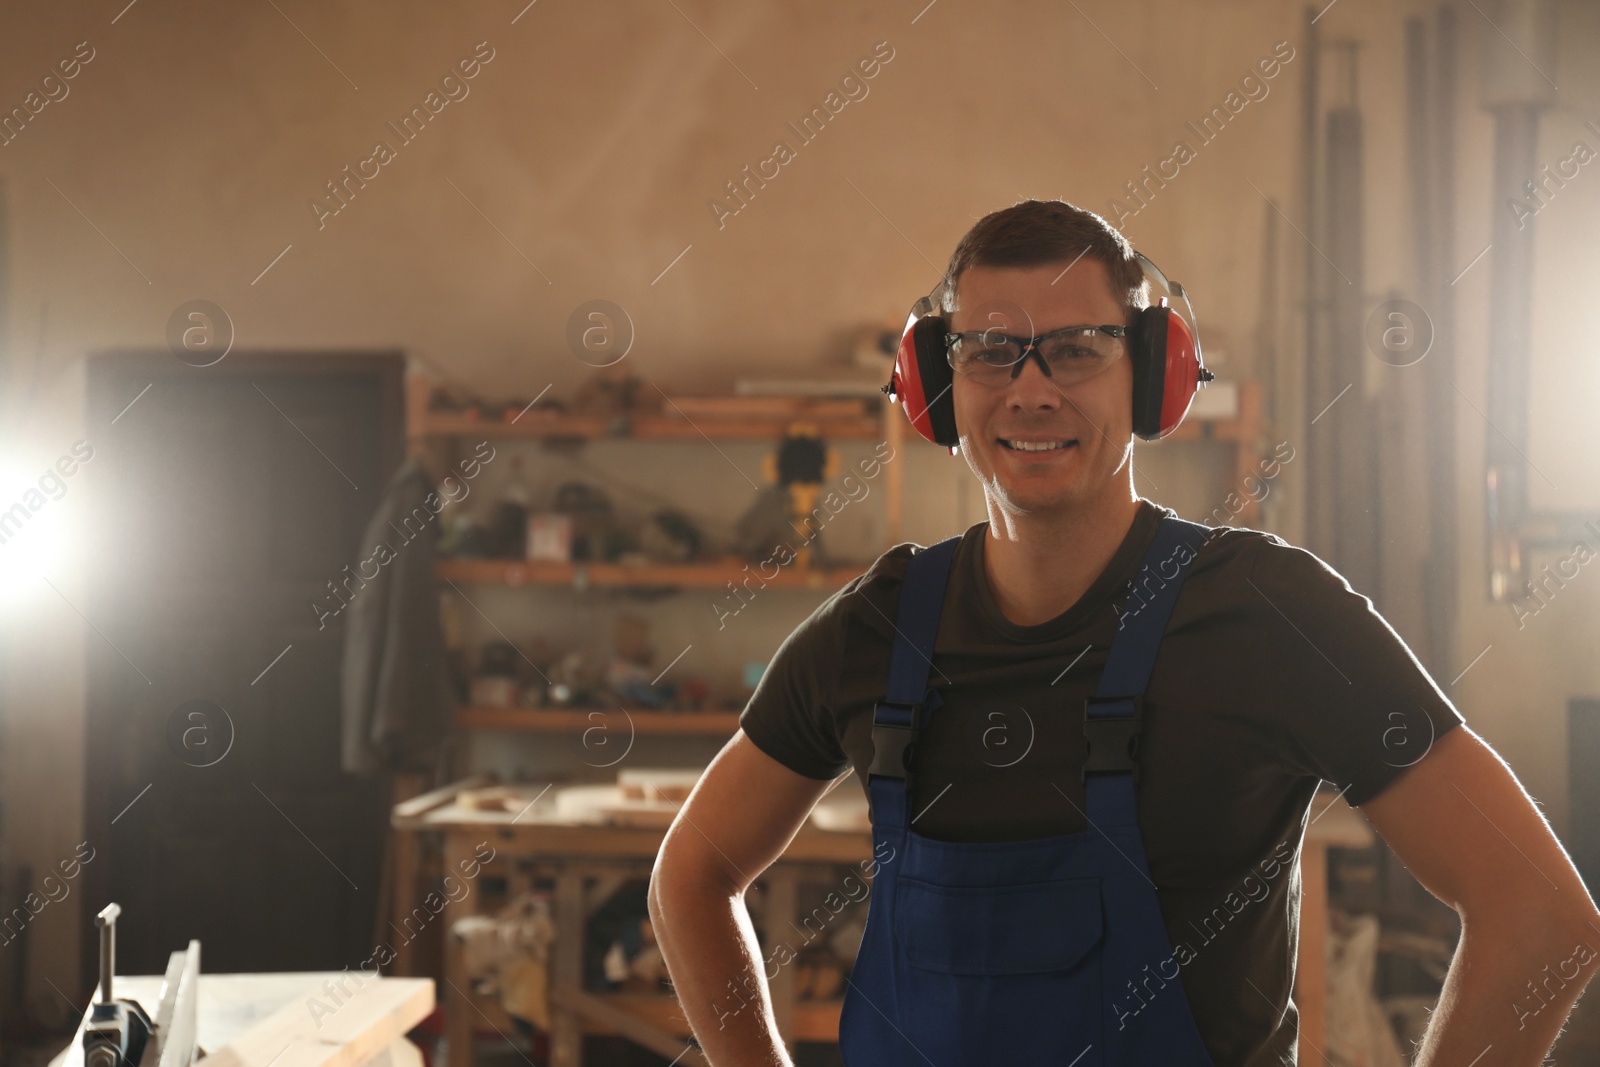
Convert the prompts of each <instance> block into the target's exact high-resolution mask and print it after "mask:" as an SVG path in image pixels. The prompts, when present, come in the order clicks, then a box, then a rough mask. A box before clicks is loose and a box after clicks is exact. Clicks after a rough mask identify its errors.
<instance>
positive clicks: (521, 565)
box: [438, 557, 870, 590]
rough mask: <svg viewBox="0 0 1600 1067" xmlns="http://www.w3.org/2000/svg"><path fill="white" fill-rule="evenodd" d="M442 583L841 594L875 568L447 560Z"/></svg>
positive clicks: (737, 562) (735, 561)
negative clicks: (765, 569)
mask: <svg viewBox="0 0 1600 1067" xmlns="http://www.w3.org/2000/svg"><path fill="white" fill-rule="evenodd" d="M438 566H439V577H441V578H448V579H450V580H451V581H455V582H478V583H490V584H495V585H510V586H519V585H567V586H573V587H574V588H578V589H584V588H588V587H591V586H604V587H608V588H621V589H625V588H645V589H660V588H668V589H724V588H726V586H727V584H728V583H729V582H733V583H734V584H735V585H739V584H740V583H742V582H743V581H744V580H745V579H746V578H749V579H751V589H760V588H761V587H762V584H763V583H765V584H766V585H769V586H774V587H777V588H779V589H830V590H831V589H839V588H842V587H843V586H844V585H845V584H846V583H847V582H849V581H851V580H852V579H854V578H858V577H860V576H861V575H862V574H863V573H865V572H866V569H867V567H868V566H870V564H866V563H863V564H858V565H856V566H850V567H812V568H809V569H807V570H796V569H795V568H794V567H793V566H792V565H791V566H788V567H783V568H780V569H779V571H778V573H777V574H776V575H774V576H773V577H771V578H766V577H764V576H763V575H762V574H761V571H760V567H759V564H757V563H752V562H751V561H749V560H746V559H742V558H739V557H730V558H728V559H724V560H717V561H714V562H709V563H640V564H633V563H539V562H532V561H524V560H506V559H447V560H441V561H440V562H439V565H438Z"/></svg>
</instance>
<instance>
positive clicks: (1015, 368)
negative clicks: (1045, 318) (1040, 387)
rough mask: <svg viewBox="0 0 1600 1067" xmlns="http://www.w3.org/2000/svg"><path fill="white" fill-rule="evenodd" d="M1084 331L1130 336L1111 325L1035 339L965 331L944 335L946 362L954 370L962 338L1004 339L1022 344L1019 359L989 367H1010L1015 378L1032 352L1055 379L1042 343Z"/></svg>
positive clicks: (1073, 329)
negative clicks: (957, 350)
mask: <svg viewBox="0 0 1600 1067" xmlns="http://www.w3.org/2000/svg"><path fill="white" fill-rule="evenodd" d="M1084 330H1099V331H1100V332H1101V333H1104V334H1106V335H1107V336H1110V337H1117V338H1125V337H1127V336H1128V327H1126V326H1114V325H1110V324H1107V325H1104V326H1088V325H1084V326H1062V327H1060V328H1058V329H1054V330H1049V331H1047V332H1045V333H1041V334H1038V335H1036V336H1033V337H1018V336H1016V335H1015V334H1009V333H1003V332H1001V331H999V330H963V331H962V332H960V333H946V334H945V335H944V358H945V362H947V363H949V364H950V368H951V369H952V370H954V369H955V365H956V364H955V353H954V349H955V344H956V342H957V341H959V340H961V339H962V338H966V339H968V340H983V339H985V338H994V337H1002V338H1004V339H1005V340H1007V341H1016V342H1018V343H1020V344H1021V345H1022V347H1021V349H1020V350H1019V354H1018V356H1017V358H1016V359H1015V360H1013V361H1012V362H1010V363H1000V364H993V363H991V364H989V366H991V367H993V366H1000V367H1010V368H1012V370H1011V377H1013V378H1015V377H1017V376H1018V375H1019V374H1021V373H1022V368H1023V366H1024V365H1025V364H1026V363H1027V361H1028V353H1029V352H1032V353H1033V358H1034V361H1035V362H1037V363H1038V364H1039V369H1040V370H1042V371H1044V376H1045V377H1046V378H1053V377H1055V375H1053V374H1052V373H1050V365H1049V364H1048V363H1046V362H1045V359H1044V356H1043V354H1042V353H1041V352H1040V350H1039V344H1040V342H1042V341H1048V340H1049V339H1050V338H1052V337H1057V336H1059V335H1061V334H1064V333H1081V332H1083V331H1084Z"/></svg>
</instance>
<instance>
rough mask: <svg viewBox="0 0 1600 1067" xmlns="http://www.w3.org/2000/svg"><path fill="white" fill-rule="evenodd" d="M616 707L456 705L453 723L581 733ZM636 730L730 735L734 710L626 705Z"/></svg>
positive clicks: (734, 722) (481, 727) (735, 717)
mask: <svg viewBox="0 0 1600 1067" xmlns="http://www.w3.org/2000/svg"><path fill="white" fill-rule="evenodd" d="M617 710H618V709H616V708H473V707H467V708H458V709H457V710H456V725H457V726H460V727H463V728H467V729H478V730H523V731H527V732H529V733H547V734H553V733H581V732H582V731H584V730H587V729H589V728H590V727H592V726H594V725H595V720H594V719H593V718H591V717H590V716H591V715H593V714H594V713H595V712H599V713H600V714H602V715H608V716H609V715H611V714H613V713H615V712H616V711H617ZM623 710H625V711H626V712H627V713H628V718H629V719H630V720H631V721H632V722H633V728H634V730H635V732H637V733H640V734H653V735H679V736H692V737H732V736H733V732H734V731H735V730H737V729H738V728H739V713H738V712H737V711H659V710H657V709H655V708H625V709H623Z"/></svg>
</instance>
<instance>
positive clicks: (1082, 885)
mask: <svg viewBox="0 0 1600 1067" xmlns="http://www.w3.org/2000/svg"><path fill="white" fill-rule="evenodd" d="M894 911H895V919H894V929H895V940H896V941H898V942H899V945H900V950H901V952H902V953H903V954H904V958H905V959H906V961H907V962H908V963H909V964H910V965H911V966H912V967H914V968H917V969H918V970H924V971H934V972H936V973H940V974H972V975H982V974H1047V973H1052V972H1062V971H1070V970H1072V969H1074V968H1075V967H1077V966H1078V965H1079V964H1080V963H1082V962H1083V961H1084V960H1085V959H1086V958H1088V957H1090V956H1091V954H1092V953H1093V950H1094V948H1095V946H1097V945H1098V944H1099V943H1100V940H1101V936H1102V933H1103V924H1102V921H1101V913H1102V907H1101V902H1100V879H1098V878H1069V879H1063V880H1060V881H1054V882H1034V883H1031V884H1027V885H1014V886H984V887H971V886H941V885H934V884H932V883H930V882H920V881H917V880H916V879H912V878H901V879H899V884H898V885H897V886H896V887H895V906H894Z"/></svg>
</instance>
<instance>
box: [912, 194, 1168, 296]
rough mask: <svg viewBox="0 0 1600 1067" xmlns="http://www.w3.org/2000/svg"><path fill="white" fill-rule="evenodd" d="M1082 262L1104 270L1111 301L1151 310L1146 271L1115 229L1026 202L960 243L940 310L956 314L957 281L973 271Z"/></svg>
mask: <svg viewBox="0 0 1600 1067" xmlns="http://www.w3.org/2000/svg"><path fill="white" fill-rule="evenodd" d="M1080 257H1082V258H1084V259H1094V260H1098V261H1099V262H1100V264H1101V265H1102V266H1104V267H1105V269H1106V274H1107V275H1108V276H1109V277H1110V279H1111V294H1112V296H1114V297H1116V298H1117V300H1118V302H1119V303H1121V304H1123V305H1124V306H1125V307H1126V308H1127V309H1128V311H1129V312H1130V313H1132V312H1134V311H1138V310H1139V309H1140V308H1143V307H1147V306H1149V303H1150V289H1149V285H1148V284H1147V283H1146V281H1145V277H1144V269H1143V268H1142V267H1140V266H1139V261H1138V259H1137V258H1135V256H1134V253H1133V246H1132V245H1131V244H1129V243H1128V239H1127V238H1126V237H1124V236H1122V234H1121V233H1119V232H1118V231H1117V230H1116V228H1115V227H1113V226H1112V225H1111V224H1110V223H1109V222H1107V221H1106V220H1105V219H1103V218H1101V217H1100V216H1099V215H1096V214H1095V213H1094V212H1093V211H1089V210H1087V209H1085V208H1081V207H1078V206H1077V205H1076V204H1069V203H1067V202H1066V201H1065V200H1023V201H1020V202H1018V203H1015V204H1012V205H1011V206H1010V207H1008V208H1002V209H1001V210H999V211H995V212H991V213H990V214H988V215H985V216H984V217H983V218H981V219H979V220H978V221H977V223H976V224H975V225H974V226H973V227H972V229H970V230H968V231H967V232H966V234H965V235H964V236H963V237H962V238H961V241H960V242H959V243H958V244H957V245H956V250H955V251H954V252H952V253H951V254H950V265H949V266H947V267H946V268H945V272H944V280H943V281H942V282H941V283H940V286H939V307H940V308H941V309H942V310H943V311H944V313H945V314H947V315H948V314H949V313H950V312H952V311H954V310H955V306H954V305H955V295H956V282H957V281H959V280H960V278H961V275H962V273H963V272H964V271H965V270H966V269H967V268H968V267H1038V266H1043V265H1044V264H1046V263H1071V262H1074V261H1075V260H1077V259H1078V258H1080Z"/></svg>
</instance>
